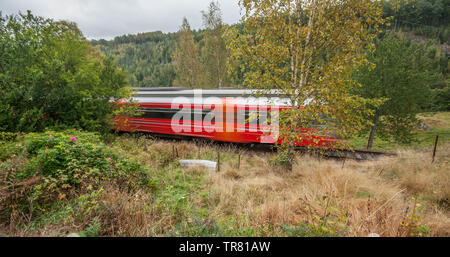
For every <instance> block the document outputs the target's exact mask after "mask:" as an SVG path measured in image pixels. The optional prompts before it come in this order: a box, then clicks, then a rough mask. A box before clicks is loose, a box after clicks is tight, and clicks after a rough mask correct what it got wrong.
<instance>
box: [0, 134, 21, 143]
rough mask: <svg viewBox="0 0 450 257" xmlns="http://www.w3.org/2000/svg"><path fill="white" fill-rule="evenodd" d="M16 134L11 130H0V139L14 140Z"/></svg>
mask: <svg viewBox="0 0 450 257" xmlns="http://www.w3.org/2000/svg"><path fill="white" fill-rule="evenodd" d="M16 138H17V134H15V133H11V132H0V141H14V140H16Z"/></svg>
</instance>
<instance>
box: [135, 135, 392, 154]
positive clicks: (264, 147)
mask: <svg viewBox="0 0 450 257" xmlns="http://www.w3.org/2000/svg"><path fill="white" fill-rule="evenodd" d="M127 134H133V135H135V136H138V137H140V136H145V137H148V136H149V135H150V136H151V137H153V138H159V139H163V140H171V141H191V142H195V143H196V144H203V145H205V144H207V145H216V146H222V147H232V148H235V149H236V150H246V151H252V152H276V151H277V150H276V147H274V146H273V145H269V144H243V143H230V142H219V141H212V140H209V139H205V138H195V137H186V136H174V135H165V134H154V133H145V132H139V133H127ZM295 150H296V151H297V152H300V153H302V154H310V155H313V156H317V157H320V158H326V159H340V160H347V159H349V160H359V161H364V160H376V159H378V158H380V157H383V156H396V155H397V154H396V153H392V152H384V151H369V150H362V149H353V150H347V149H311V148H307V147H297V148H296V149H295Z"/></svg>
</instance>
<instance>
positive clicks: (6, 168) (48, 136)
mask: <svg viewBox="0 0 450 257" xmlns="http://www.w3.org/2000/svg"><path fill="white" fill-rule="evenodd" d="M24 141H25V146H26V151H24V153H23V154H25V155H26V156H28V158H29V161H28V162H24V163H22V165H20V166H15V167H14V166H10V165H5V164H3V165H2V166H0V172H2V173H4V172H6V173H5V174H7V175H6V177H5V178H4V179H3V180H1V181H0V182H1V184H2V185H1V186H2V190H6V191H5V192H2V195H5V196H6V197H4V198H2V199H1V201H0V208H1V209H3V210H4V211H5V214H7V213H12V212H14V210H16V209H17V210H20V211H22V212H24V213H28V215H32V214H33V213H36V212H45V211H46V209H48V208H49V207H50V206H51V205H52V204H53V203H54V202H55V201H57V200H58V199H59V200H61V199H64V198H66V196H69V195H71V194H75V193H76V192H77V191H84V192H88V193H89V192H93V191H92V190H96V188H98V187H100V185H101V184H102V182H103V181H104V180H106V179H107V180H110V181H114V183H115V184H117V185H118V186H119V187H120V188H123V189H125V190H134V189H135V188H137V187H139V186H141V185H145V184H147V183H148V180H147V177H146V174H145V170H144V169H143V168H142V166H141V165H140V164H138V163H136V162H133V161H129V160H127V159H124V158H122V157H119V156H118V155H117V154H116V153H115V152H114V151H113V150H112V149H110V148H109V147H107V146H105V145H104V144H103V143H101V142H100V141H101V140H100V138H99V136H98V135H96V134H94V133H79V134H70V133H67V134H66V133H62V132H48V133H42V134H30V135H27V136H26V137H25V138H24ZM5 186H6V187H5ZM30 203H33V205H32V206H33V208H28V205H29V204H30Z"/></svg>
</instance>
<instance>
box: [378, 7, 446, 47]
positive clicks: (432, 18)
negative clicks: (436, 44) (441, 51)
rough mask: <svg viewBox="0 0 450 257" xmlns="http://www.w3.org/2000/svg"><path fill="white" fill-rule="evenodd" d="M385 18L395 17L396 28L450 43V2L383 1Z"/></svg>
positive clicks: (393, 22) (393, 24) (394, 24)
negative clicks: (406, 29)
mask: <svg viewBox="0 0 450 257" xmlns="http://www.w3.org/2000/svg"><path fill="white" fill-rule="evenodd" d="M383 3H384V5H383V13H384V16H385V17H393V21H392V26H393V27H394V28H398V27H403V28H408V29H411V30H413V31H414V32H415V34H418V35H423V36H427V37H431V38H439V39H440V41H441V42H450V29H449V26H450V0H410V1H405V0H394V1H383Z"/></svg>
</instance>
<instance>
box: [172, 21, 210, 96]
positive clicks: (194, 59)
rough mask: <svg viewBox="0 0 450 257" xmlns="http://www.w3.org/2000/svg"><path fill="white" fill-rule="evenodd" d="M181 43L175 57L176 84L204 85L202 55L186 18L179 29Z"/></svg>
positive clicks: (193, 86) (187, 85)
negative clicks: (200, 55)
mask: <svg viewBox="0 0 450 257" xmlns="http://www.w3.org/2000/svg"><path fill="white" fill-rule="evenodd" d="M178 35H179V38H180V39H179V40H180V42H179V44H178V47H177V49H176V51H175V55H174V57H173V62H174V64H175V71H176V73H177V79H176V80H175V82H174V84H175V85H177V86H185V87H188V88H195V87H201V86H203V80H202V72H201V63H200V57H199V54H198V48H197V45H196V44H195V42H194V39H193V37H192V32H191V27H190V26H189V22H188V20H187V19H186V18H184V19H183V24H182V25H181V28H180V30H179V31H178Z"/></svg>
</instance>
